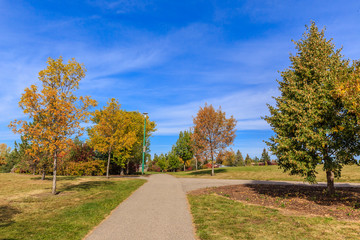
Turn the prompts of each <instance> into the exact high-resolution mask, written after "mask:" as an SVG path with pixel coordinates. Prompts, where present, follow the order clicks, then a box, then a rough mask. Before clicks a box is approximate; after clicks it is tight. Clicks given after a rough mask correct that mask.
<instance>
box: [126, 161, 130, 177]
mask: <svg viewBox="0 0 360 240" xmlns="http://www.w3.org/2000/svg"><path fill="white" fill-rule="evenodd" d="M129 163H130V160H129V159H128V161H127V164H126V175H129Z"/></svg>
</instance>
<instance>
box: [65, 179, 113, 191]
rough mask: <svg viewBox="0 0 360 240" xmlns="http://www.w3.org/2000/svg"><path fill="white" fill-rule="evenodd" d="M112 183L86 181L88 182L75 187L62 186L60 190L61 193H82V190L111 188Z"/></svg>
mask: <svg viewBox="0 0 360 240" xmlns="http://www.w3.org/2000/svg"><path fill="white" fill-rule="evenodd" d="M114 184H115V183H114V182H110V181H88V182H82V183H79V184H76V185H71V184H69V185H67V186H63V187H62V188H61V192H65V191H84V190H90V189H92V188H98V187H106V186H112V185H114Z"/></svg>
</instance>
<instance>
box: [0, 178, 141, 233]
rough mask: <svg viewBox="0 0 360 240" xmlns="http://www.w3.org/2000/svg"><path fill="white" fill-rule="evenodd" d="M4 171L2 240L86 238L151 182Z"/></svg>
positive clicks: (0, 214)
mask: <svg viewBox="0 0 360 240" xmlns="http://www.w3.org/2000/svg"><path fill="white" fill-rule="evenodd" d="M58 180H59V181H58V191H60V193H59V194H58V195H52V194H51V193H50V192H51V186H52V179H51V178H47V179H46V180H44V181H42V180H39V177H36V176H33V175H25V174H10V173H3V174H0V183H1V184H0V239H51V240H55V239H82V238H83V237H84V236H85V235H86V234H87V233H88V232H89V231H90V230H91V229H93V228H94V227H95V226H96V225H98V224H99V223H100V222H101V221H102V220H103V219H104V218H105V217H106V216H107V215H109V213H110V212H111V210H113V209H114V208H115V207H116V206H117V205H119V203H121V202H122V201H123V200H125V199H126V198H127V197H128V196H129V195H130V194H131V193H132V192H133V191H134V190H136V189H137V188H138V187H140V186H141V185H142V184H144V182H146V180H142V179H122V178H121V179H119V178H114V179H110V180H107V179H106V178H103V177H61V176H60V177H59V178H58Z"/></svg>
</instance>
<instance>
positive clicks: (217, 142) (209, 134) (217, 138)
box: [192, 104, 236, 176]
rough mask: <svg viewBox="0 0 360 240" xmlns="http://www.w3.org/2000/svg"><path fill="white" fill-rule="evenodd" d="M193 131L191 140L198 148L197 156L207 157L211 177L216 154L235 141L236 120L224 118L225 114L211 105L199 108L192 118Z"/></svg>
mask: <svg viewBox="0 0 360 240" xmlns="http://www.w3.org/2000/svg"><path fill="white" fill-rule="evenodd" d="M193 123H194V130H193V134H192V140H193V142H194V145H195V146H196V147H197V148H198V150H200V153H199V151H197V152H198V154H201V155H202V156H204V158H206V157H209V158H210V159H211V162H212V170H211V175H212V176H213V175H214V164H215V162H214V161H215V159H216V156H217V154H218V153H219V152H220V151H221V150H224V149H225V148H226V147H228V146H229V145H230V144H232V143H233V141H234V139H235V126H236V120H235V118H234V117H233V116H231V117H230V118H226V116H225V112H223V111H222V110H221V108H219V109H218V110H215V109H214V107H213V106H212V105H209V106H208V105H207V104H205V106H204V107H200V109H199V111H198V113H197V115H196V117H194V118H193Z"/></svg>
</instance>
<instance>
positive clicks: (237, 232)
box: [188, 194, 360, 240]
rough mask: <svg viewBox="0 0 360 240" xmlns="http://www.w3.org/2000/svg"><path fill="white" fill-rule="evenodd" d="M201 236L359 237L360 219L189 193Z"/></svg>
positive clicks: (208, 239) (208, 238)
mask: <svg viewBox="0 0 360 240" xmlns="http://www.w3.org/2000/svg"><path fill="white" fill-rule="evenodd" d="M188 199H189V202H190V204H191V212H192V214H193V218H194V223H195V226H196V229H197V235H198V237H199V238H200V239H204V240H205V239H206V240H222V239H224V240H225V239H226V240H229V239H261V240H263V239H268V240H270V239H273V240H281V239H286V240H289V239H296V240H298V239H307V240H311V239H329V240H332V239H334V240H338V239H360V223H359V222H350V221H339V220H336V219H333V218H327V217H308V216H294V215H290V214H286V215H285V214H282V213H281V212H279V211H278V210H276V209H271V208H267V207H263V206H255V205H248V204H243V203H240V202H237V201H234V200H231V199H228V198H225V197H222V196H218V195H215V194H205V195H197V196H196V195H191V194H190V195H188Z"/></svg>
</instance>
